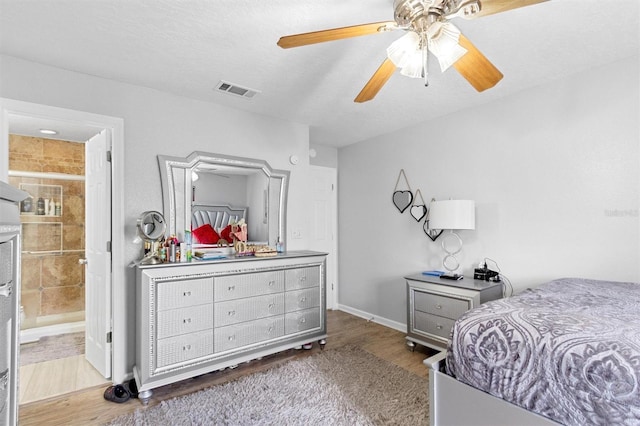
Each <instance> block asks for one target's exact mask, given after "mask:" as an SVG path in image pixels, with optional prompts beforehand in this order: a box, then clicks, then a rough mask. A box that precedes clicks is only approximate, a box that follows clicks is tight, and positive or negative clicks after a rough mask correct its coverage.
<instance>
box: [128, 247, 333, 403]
mask: <svg viewBox="0 0 640 426" xmlns="http://www.w3.org/2000/svg"><path fill="white" fill-rule="evenodd" d="M325 257H326V255H325V254H324V253H316V252H310V251H299V252H287V253H284V254H279V255H278V256H276V257H273V258H257V257H244V258H237V259H223V260H217V261H211V262H193V263H188V264H186V263H174V264H161V265H138V266H137V318H136V330H137V339H136V341H137V348H136V365H135V367H134V375H135V378H136V383H137V386H138V389H139V391H140V394H139V398H140V399H141V401H142V402H143V403H144V404H146V403H147V402H148V400H149V398H150V397H151V394H152V391H151V390H152V389H153V388H156V387H159V386H163V385H166V384H169V383H173V382H176V381H179V380H184V379H187V378H190V377H193V376H197V375H201V374H204V373H208V372H211V371H215V370H220V369H223V368H227V367H233V366H235V365H237V364H239V363H242V362H246V361H251V360H253V359H256V358H260V357H263V356H265V355H269V354H272V353H276V352H280V351H283V350H286V349H291V348H294V347H299V346H302V345H306V344H309V343H313V342H315V341H318V343H320V345H321V346H324V344H325V338H326V337H327V334H326V300H325V297H326V296H325Z"/></svg>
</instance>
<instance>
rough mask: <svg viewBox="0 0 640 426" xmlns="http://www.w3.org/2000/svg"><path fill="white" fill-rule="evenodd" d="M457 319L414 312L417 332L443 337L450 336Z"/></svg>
mask: <svg viewBox="0 0 640 426" xmlns="http://www.w3.org/2000/svg"><path fill="white" fill-rule="evenodd" d="M454 322H455V320H452V319H450V318H443V317H439V316H437V315H432V314H427V313H424V312H420V311H416V312H415V314H414V329H415V331H417V332H423V333H427V334H432V335H434V336H438V337H441V338H443V339H448V338H449V333H451V328H452V327H453V323H454Z"/></svg>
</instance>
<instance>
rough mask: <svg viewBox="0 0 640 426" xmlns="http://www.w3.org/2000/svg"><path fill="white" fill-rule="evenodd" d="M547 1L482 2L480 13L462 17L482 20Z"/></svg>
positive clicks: (502, 0)
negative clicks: (484, 17) (488, 16)
mask: <svg viewBox="0 0 640 426" xmlns="http://www.w3.org/2000/svg"><path fill="white" fill-rule="evenodd" d="M545 1H548V0H480V2H479V3H480V11H479V12H477V13H473V14H470V15H464V14H461V15H460V16H461V17H463V18H466V19H475V18H481V17H483V16H487V15H494V14H496V13H502V12H506V11H508V10H512V9H518V8H521V7H525V6H531V5H532V4H538V3H542V2H545Z"/></svg>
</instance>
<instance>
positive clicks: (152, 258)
mask: <svg viewBox="0 0 640 426" xmlns="http://www.w3.org/2000/svg"><path fill="white" fill-rule="evenodd" d="M137 228H138V235H140V238H142V239H143V240H144V241H145V243H148V244H145V256H144V257H143V258H142V260H141V261H140V264H141V265H155V264H157V263H162V260H161V259H160V257H158V253H157V247H156V243H157V242H158V241H160V240H161V239H162V237H164V236H165V235H164V233H165V231H166V230H167V224H166V222H165V220H164V217H163V216H162V214H160V212H156V211H146V212H144V213H142V214H141V215H140V217H139V218H138V222H137Z"/></svg>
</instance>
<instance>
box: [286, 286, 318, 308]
mask: <svg viewBox="0 0 640 426" xmlns="http://www.w3.org/2000/svg"><path fill="white" fill-rule="evenodd" d="M284 306H285V312H294V311H299V310H301V309H308V308H315V307H318V306H320V291H319V290H318V288H317V287H316V288H306V289H303V290H294V291H288V292H286V293H285V302H284Z"/></svg>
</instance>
